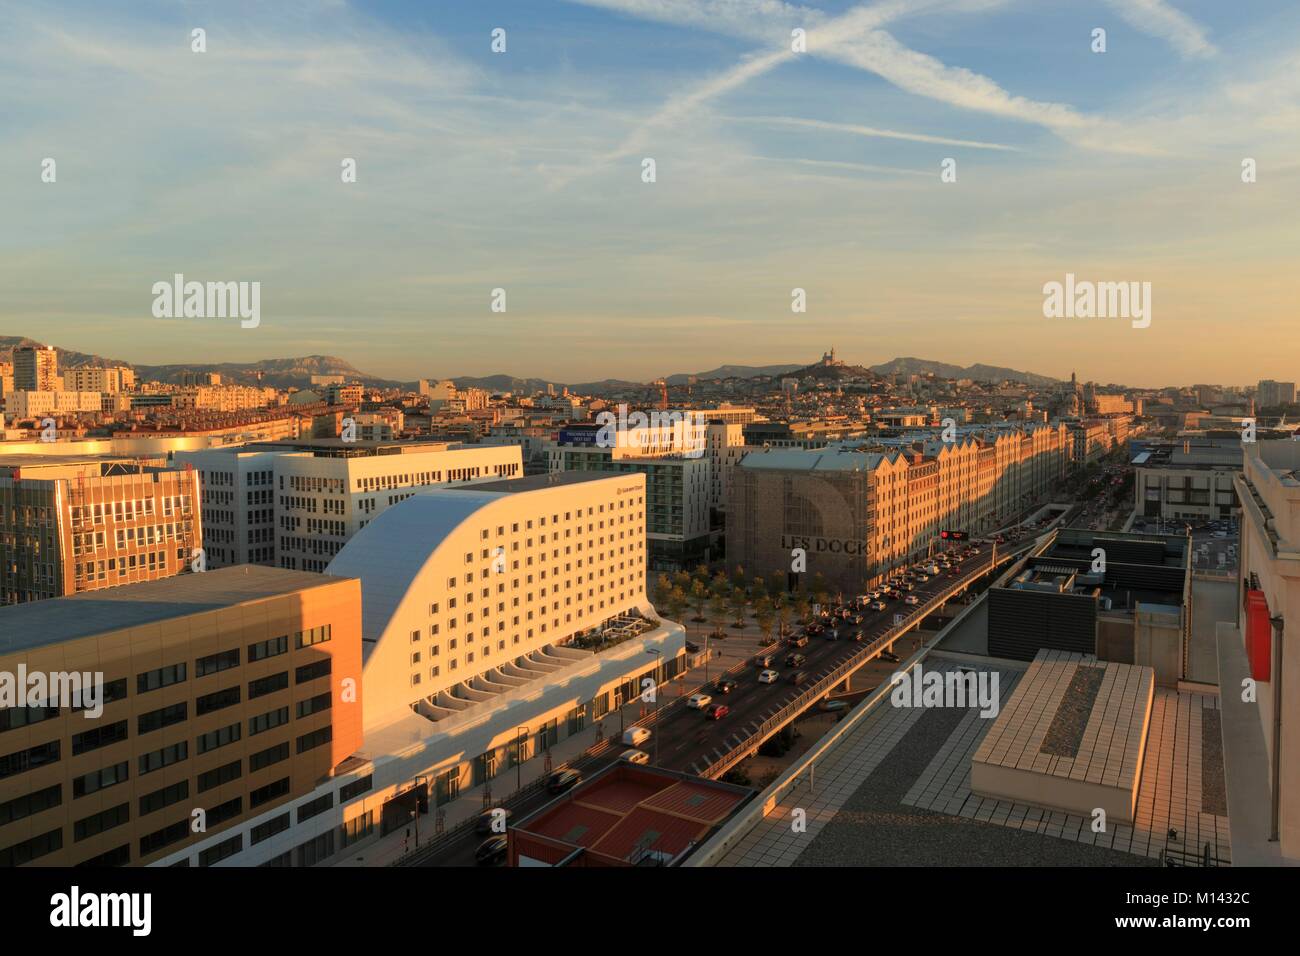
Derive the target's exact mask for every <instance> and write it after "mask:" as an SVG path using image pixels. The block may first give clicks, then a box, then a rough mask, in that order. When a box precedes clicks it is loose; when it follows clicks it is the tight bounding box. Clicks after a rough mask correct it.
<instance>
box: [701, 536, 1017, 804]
mask: <svg viewBox="0 0 1300 956" xmlns="http://www.w3.org/2000/svg"><path fill="white" fill-rule="evenodd" d="M1016 554H1017V552H1016V551H1014V550H1011V549H1008V550H1007V551H1006V552H1005V553H1004V554H1003V556H1002V557H1001V559H999V560H998V561H997V562H996V564H995V563H994V561H993V558H992V555H990V559H989V563H988V565H985V566H981V567H980V568H978V569H976V570H973V571H971V572H970V573H969V574H967V575H966V576H965V577H963V578H962V579H961V580H960V581H958V582H956V583H954V584H953V585H952V587H950V588H948V589H947V590H945V591H944V592H942V593H941V594H938V595H935V596H934V597H932V598H931V599H930V600H929V601H927V602H926V603H925V604H921V605H918V606H917V607H916V609H915V610H914V611H912V612H911V613H910V614H908V615H907V616H906V617H904V618H903V620H902V621H900V622H899V623H897V624H895V625H893V626H892V627H891V628H890V629H889V630H887V631H886V632H885V633H884V634H882V635H881V636H880V637H878V638H876V639H875V640H874V641H872V642H871V643H870V644H868V645H867V646H866V647H864V648H862V650H861V651H859V652H858V653H857V654H854V655H853V656H852V657H849V658H847V659H846V660H845V661H844V662H843V663H841V664H840V665H839V666H838V667H836V668H835V669H834V670H833V671H831V672H830V673H829V674H826V675H825V676H823V677H822V678H820V679H819V680H818V681H817V682H816V683H815V684H813V685H812V686H811V687H809V688H808V690H806V691H805V692H804V693H803V694H801V695H800V696H799V697H796V698H795V699H794V700H793V701H791V702H790V703H788V704H786V705H785V706H784V707H782V708H781V709H780V710H779V711H777V712H776V713H775V714H773V715H772V716H771V717H769V718H767V719H766V720H765V721H763V723H761V724H760V725H759V727H758V729H757V730H755V731H754V732H753V733H752V734H750V735H749V736H748V737H747V738H746V739H745V740H744V741H743V742H742V743H740V744H739V745H737V746H735V747H732V748H731V750H729V751H727V752H726V753H725V754H723V755H722V756H721V757H720V758H718V759H717V760H716V761H714V762H713V763H712V764H710V765H709V766H708V767H707V768H706V769H705V770H704V771H703V772H702V773H701V774H700V776H702V777H707V778H709V779H716V778H718V777H720V776H721V775H722V774H724V773H726V772H727V771H728V770H730V769H731V768H732V767H733V766H735V765H736V764H737V763H739V762H740V761H741V760H743V759H744V758H745V757H746V756H747V755H748V754H749V753H751V752H752V751H754V750H756V749H757V748H758V747H759V746H760V745H761V744H762V743H763V742H764V741H765V740H767V738H768V737H771V736H772V735H773V734H775V733H776V732H777V731H779V730H780V729H781V728H782V727H783V726H785V725H786V724H787V723H789V722H790V721H791V720H793V719H794V718H795V717H797V716H798V715H799V714H801V713H803V712H804V711H805V710H807V709H808V708H809V707H811V706H812V705H813V704H814V703H816V702H817V700H818V699H819V698H820V697H821V696H822V695H824V694H826V693H827V692H829V691H830V690H832V689H833V688H834V687H835V685H836V684H838V683H839V682H840V681H841V680H843V679H844V678H845V677H847V676H848V675H850V674H852V673H853V672H854V671H856V670H858V669H859V668H861V667H862V666H864V665H865V664H867V663H868V662H869V661H870V660H871V659H872V658H873V657H875V656H876V655H877V654H878V653H879V652H880V650H881V649H882V648H884V647H886V646H887V645H889V644H892V643H893V642H894V641H896V640H898V639H899V638H900V637H902V636H903V635H904V634H906V633H907V632H908V631H910V630H911V629H912V628H913V627H915V626H917V625H918V624H920V622H921V621H923V620H924V619H925V618H926V617H928V616H929V615H930V614H932V613H933V612H934V611H935V610H936V609H938V608H939V607H942V606H943V605H944V604H946V603H947V602H948V601H950V600H951V599H952V598H953V596H954V595H956V594H957V593H958V592H960V591H961V590H963V589H964V588H967V587H969V586H970V585H971V583H973V582H974V581H976V580H978V579H979V578H981V577H983V576H984V575H986V574H989V573H991V572H992V571H993V570H994V568H995V567H996V566H997V564H1001V563H1002V562H1003V561H1007V560H1010V559H1011V558H1013V557H1015V556H1016Z"/></svg>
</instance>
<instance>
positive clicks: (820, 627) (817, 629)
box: [791, 624, 826, 647]
mask: <svg viewBox="0 0 1300 956" xmlns="http://www.w3.org/2000/svg"><path fill="white" fill-rule="evenodd" d="M824 630H826V625H825V624H809V625H808V626H807V627H806V628H804V633H805V634H811V635H813V636H814V637H816V636H817V635H818V634H820V633H821V632H822V631H824ZM791 640H796V638H793V637H792V638H791ZM799 646H800V647H802V646H803V645H802V644H801V645H799Z"/></svg>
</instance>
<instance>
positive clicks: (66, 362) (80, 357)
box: [0, 335, 131, 368]
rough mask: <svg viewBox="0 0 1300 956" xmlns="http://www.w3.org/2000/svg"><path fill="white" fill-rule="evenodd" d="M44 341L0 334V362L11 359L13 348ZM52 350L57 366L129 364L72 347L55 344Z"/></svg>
mask: <svg viewBox="0 0 1300 956" xmlns="http://www.w3.org/2000/svg"><path fill="white" fill-rule="evenodd" d="M45 344H46V343H44V342H37V341H36V340H35V339H29V338H26V337H25V336H22V335H0V362H11V361H13V350H14V349H16V348H20V347H22V346H25V345H37V346H43V345H45ZM54 351H55V352H57V353H58V356H59V368H75V367H76V366H78V365H130V364H131V363H130V362H123V361H122V360H121V359H113V358H104V357H103V356H102V355H87V354H86V353H85V352H74V351H72V349H61V348H59V347H58V346H57V345H56V346H55V347H54Z"/></svg>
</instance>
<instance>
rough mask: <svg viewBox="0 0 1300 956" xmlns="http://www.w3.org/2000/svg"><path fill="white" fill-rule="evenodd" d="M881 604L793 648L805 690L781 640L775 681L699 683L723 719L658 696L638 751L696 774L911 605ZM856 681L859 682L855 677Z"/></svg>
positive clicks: (586, 759)
mask: <svg viewBox="0 0 1300 956" xmlns="http://www.w3.org/2000/svg"><path fill="white" fill-rule="evenodd" d="M1027 543H1028V542H1021V543H1020V544H1019V545H1016V544H1014V543H1011V542H1008V543H1007V545H1006V546H1005V547H1004V546H1003V545H999V546H998V554H999V557H1001V556H1003V555H1004V553H1005V550H1006V548H1016V547H1020V548H1023V547H1025V546H1026V545H1027ZM991 551H992V546H991V545H987V544H986V545H983V546H979V547H977V548H976V551H975V553H974V554H972V555H971V556H970V557H969V558H967V559H966V560H964V561H962V562H961V563H960V564H959V565H958V567H957V568H956V569H954V572H944V573H942V574H940V575H939V576H938V577H933V578H931V579H930V581H928V582H926V583H924V584H919V583H918V584H916V585H915V586H914V590H913V591H912V592H910V593H912V594H915V595H916V596H917V597H918V599H919V601H920V603H921V604H924V603H926V601H928V600H929V599H930V598H932V597H935V596H937V595H938V594H939V593H941V592H942V591H943V590H945V589H947V588H950V587H951V586H952V584H953V583H954V580H955V579H956V578H958V577H961V576H964V575H966V574H968V573H970V572H971V571H973V570H975V569H976V568H978V567H979V566H980V565H981V563H983V564H988V562H989V559H990V553H991ZM886 604H887V606H886V609H885V610H884V611H874V612H873V611H870V610H867V611H863V612H862V614H863V622H862V623H861V624H852V623H851V622H846V623H842V624H841V625H840V627H839V639H837V640H829V639H827V638H826V637H825V636H821V637H810V638H809V641H808V644H807V646H806V647H803V648H799V649H797V650H798V653H800V654H803V655H804V656H805V657H806V658H807V663H806V664H804V665H802V666H801V667H800V668H799V669H800V670H802V671H804V672H805V673H806V674H807V680H806V682H805V684H804V688H803V690H801V689H799V688H796V687H795V686H793V685H792V684H790V683H789V681H788V679H787V678H788V674H789V673H790V672H791V671H792V670H793V668H789V667H786V666H785V658H786V655H787V654H789V653H791V652H792V651H794V650H795V649H793V648H786V647H784V646H783V647H781V648H780V649H779V650H776V651H774V653H776V655H777V659H776V661H775V663H774V664H773V669H774V670H776V671H778V672H780V674H781V678H780V679H779V680H778V682H777V683H775V684H760V683H759V682H758V674H759V670H760V668H758V667H757V666H752V665H750V664H745V665H743V666H742V667H741V668H739V669H735V670H733V671H732V672H731V673H730V676H732V677H733V679H735V680H736V681H737V682H738V684H737V687H736V688H735V689H734V690H732V691H731V693H729V694H717V693H714V691H713V690H712V689H711V688H709V687H705V688H703V690H704V692H706V693H711V694H713V696H714V699H715V700H716V701H717V702H719V703H725V704H726V705H727V706H728V707H729V708H730V709H731V711H730V713H729V714H727V716H725V717H723V718H722V719H721V720H717V721H713V720H708V719H706V718H705V716H704V715H703V714H702V713H701V712H700V711H698V710H694V709H690V708H688V707H687V706H686V696H687V693H689V692H692V691H693V688H692V687H690V686H688V687H685V688H684V689H683V690H684V691H685V693H682V694H677V695H674V694H664V695H663V696H661V697H660V700H659V707H660V708H661V709H660V711H659V713H658V715H657V716H656V717H655V719H654V721H653V722H651V724H650V726H651V728H652V730H653V735H652V736H651V739H650V740H649V741H647V742H646V743H644V744H642V747H641V749H643V750H645V751H646V752H647V753H648V754H649V755H650V762H651V763H654V764H658V765H659V766H663V767H666V768H668V769H671V770H681V771H686V772H689V773H699V772H701V771H702V770H704V769H705V768H706V767H707V766H709V764H711V763H713V762H714V761H715V760H716V758H717V756H720V755H721V753H722V752H725V751H727V750H730V749H731V748H732V747H733V746H734V745H736V744H737V743H738V742H740V739H741V738H743V737H745V736H747V735H748V734H749V733H750V732H752V731H753V729H754V728H755V727H756V726H757V725H758V724H761V723H762V721H763V720H764V719H765V718H767V717H768V716H770V715H771V714H773V713H775V712H776V711H778V710H780V709H781V708H782V707H784V706H785V705H787V704H789V703H790V702H791V701H793V700H795V699H796V698H797V697H798V696H800V694H801V693H803V692H804V690H806V688H807V687H808V686H810V685H812V684H815V683H816V682H817V680H818V679H819V678H820V677H822V676H824V675H826V674H828V673H830V672H831V671H832V670H834V669H835V668H836V667H838V666H840V665H841V664H842V663H844V661H845V660H847V659H848V658H849V657H851V656H853V655H854V654H857V653H860V652H861V650H862V648H863V646H864V645H867V644H869V643H871V642H872V641H873V640H875V639H876V638H879V637H880V636H882V635H883V634H885V633H886V632H887V631H888V630H889V629H890V628H892V627H893V626H894V615H895V614H898V613H904V612H906V611H909V610H911V608H910V607H909V606H907V605H905V604H904V603H903V601H901V600H898V601H888V602H886ZM857 631H862V632H863V640H862V642H855V641H854V640H853V639H852V637H853V635H854V633H855V632H857ZM899 640H901V641H904V642H906V643H905V644H904V645H901V646H900V645H899V644H898V641H894V642H891V645H890V646H891V647H893V646H896V647H897V649H898V652H899V656H901V657H905V656H906V655H908V654H910V653H911V651H912V650H914V649H915V647H916V644H917V641H916V638H915V631H913V632H911V634H910V635H906V636H904V637H901V638H899ZM893 667H894V665H893V664H892V663H889V662H887V661H884V660H881V659H880V658H879V657H876V658H875V659H873V660H872V661H871V662H869V663H867V664H865V665H864V666H863V667H862V669H860V670H859V671H857V672H856V673H855V674H854V676H853V680H854V682H855V686H862V687H869V686H874V685H876V684H879V683H880V681H881V680H885V679H888V676H889V674H890V673H892V671H893ZM711 676H712V677H713V681H711V682H710V683H713V682H716V680H717V678H718V676H719V674H718V672H717V671H716V670H715V671H713V672H712V674H711ZM697 679H698V678H697ZM688 680H689V678H688ZM859 681H860V682H861V684H860V685H858V683H857V682H859ZM629 726H630V723H629ZM615 733H616V732H615ZM625 749H627V748H625V747H623V746H621V745H619V744H617V743H615V745H614V746H613V747H612V748H610V749H606V750H604V751H602V752H601V753H600V754H599V755H598V756H591V755H589V754H588V755H584V756H583V757H581V758H579V759H578V760H577V761H575V762H573V764H572V766H574V767H575V768H576V769H578V770H579V771H581V772H582V773H583V775H584V776H588V775H590V774H592V773H595V772H596V771H597V770H599V769H601V768H602V767H604V766H607V765H608V764H609V763H611V762H613V761H615V760H617V759H618V756H619V754H620V753H622V751H623V750H625ZM552 799H554V798H553V797H552V796H551V795H550V794H548V793H547V792H546V791H545V790H539V791H532V792H528V793H525V794H523V795H522V796H518V797H514V798H507V799H506V800H505V801H504V803H503V805H504V806H506V807H508V808H509V809H510V810H511V812H512V814H513V817H512V819H513V820H521V819H523V818H525V817H527V816H528V815H530V814H531V813H533V812H534V811H536V810H538V809H540V808H541V807H543V806H545V805H546V804H547V803H548V802H550V801H551V800H552ZM482 839H483V837H481V836H479V835H477V834H475V833H473V832H472V831H466V832H461V833H459V834H458V836H457V837H456V838H455V839H454V840H450V841H448V842H447V845H446V846H445V847H443V848H442V849H440V850H439V851H438V852H437V853H436V854H434V855H432V856H430V857H427V858H425V859H422V860H421V861H420V863H419V865H420V866H473V865H474V850H475V849H476V848H477V846H478V844H479V843H480V842H481V841H482Z"/></svg>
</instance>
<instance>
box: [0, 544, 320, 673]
mask: <svg viewBox="0 0 1300 956" xmlns="http://www.w3.org/2000/svg"><path fill="white" fill-rule="evenodd" d="M342 580H345V579H344V578H341V577H334V576H331V575H326V574H312V573H310V572H307V571H286V570H283V569H281V568H268V567H264V566H262V565H256V564H243V565H239V566H237V567H233V568H220V569H218V570H214V571H205V572H203V573H202V574H192V573H187V574H179V575H176V576H175V577H170V578H163V579H162V580H160V581H144V582H141V583H139V584H123V585H120V586H118V587H112V588H103V589H101V590H98V591H86V592H83V593H81V594H72V595H69V596H67V597H61V598H50V599H48V600H45V601H31V602H28V603H26V604H12V605H8V606H6V607H0V653H11V652H17V651H26V650H31V649H33V648H37V647H45V646H48V645H51V644H58V643H60V642H62V641H70V640H75V639H77V638H81V637H89V636H90V635H92V634H103V633H105V632H108V631H117V630H122V629H124V628H129V627H139V626H141V625H145V624H156V623H158V622H160V621H169V620H173V619H175V618H181V617H188V616H189V615H191V614H202V613H204V612H206V611H219V610H222V609H223V608H230V607H236V606H238V605H241V604H249V603H252V602H254V601H261V600H265V599H267V598H273V597H278V596H279V595H282V594H289V593H292V592H294V591H302V590H306V589H308V588H314V587H323V586H325V585H328V584H335V583H337V582H339V581H342Z"/></svg>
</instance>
